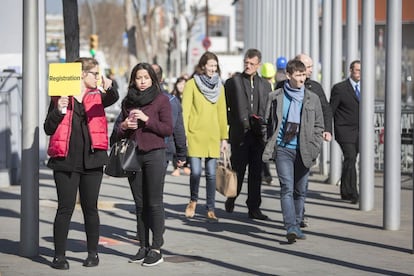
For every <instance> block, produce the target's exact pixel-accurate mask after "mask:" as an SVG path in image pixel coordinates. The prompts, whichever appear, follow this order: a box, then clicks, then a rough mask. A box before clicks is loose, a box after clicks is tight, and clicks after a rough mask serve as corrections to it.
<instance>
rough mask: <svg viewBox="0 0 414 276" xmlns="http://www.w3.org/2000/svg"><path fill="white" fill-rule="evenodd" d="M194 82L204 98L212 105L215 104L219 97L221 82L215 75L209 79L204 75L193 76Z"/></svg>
mask: <svg viewBox="0 0 414 276" xmlns="http://www.w3.org/2000/svg"><path fill="white" fill-rule="evenodd" d="M194 81H195V83H196V85H197V87H198V89H200V91H201V93H202V94H203V95H204V97H205V98H206V99H207V100H208V101H209V102H212V103H216V102H217V101H218V98H219V96H220V87H221V81H220V77H219V75H218V74H217V73H216V74H214V75H213V76H212V77H211V78H209V77H208V76H206V75H204V74H203V75H197V74H195V75H194Z"/></svg>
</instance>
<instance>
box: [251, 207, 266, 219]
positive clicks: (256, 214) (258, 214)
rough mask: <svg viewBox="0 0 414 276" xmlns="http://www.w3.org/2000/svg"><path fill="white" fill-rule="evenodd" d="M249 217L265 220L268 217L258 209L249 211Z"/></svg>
mask: <svg viewBox="0 0 414 276" xmlns="http://www.w3.org/2000/svg"><path fill="white" fill-rule="evenodd" d="M249 218H251V219H260V220H267V219H269V217H268V216H266V215H264V214H263V213H262V211H260V209H256V210H252V211H249Z"/></svg>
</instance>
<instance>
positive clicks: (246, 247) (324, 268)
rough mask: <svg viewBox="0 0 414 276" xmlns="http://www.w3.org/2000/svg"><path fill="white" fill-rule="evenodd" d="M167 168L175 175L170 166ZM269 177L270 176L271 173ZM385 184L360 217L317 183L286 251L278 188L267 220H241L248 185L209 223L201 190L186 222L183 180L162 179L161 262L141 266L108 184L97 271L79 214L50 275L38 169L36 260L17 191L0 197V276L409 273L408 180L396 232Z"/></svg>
mask: <svg viewBox="0 0 414 276" xmlns="http://www.w3.org/2000/svg"><path fill="white" fill-rule="evenodd" d="M169 169H171V167H170V168H169ZM272 169H273V174H274V167H273V168H272ZM381 177H382V176H381V175H377V176H376V186H375V209H374V210H373V211H369V212H363V211H360V210H359V209H358V206H357V205H352V204H350V203H345V202H342V201H341V200H339V198H340V197H339V194H338V187H337V186H330V185H326V184H323V183H322V181H320V177H319V176H318V175H313V176H312V177H311V178H312V182H311V183H310V186H309V196H308V200H307V204H306V212H307V216H308V217H309V220H310V227H308V228H305V230H304V232H305V233H306V235H307V240H305V241H298V242H296V243H295V244H287V242H286V239H285V230H284V229H283V227H282V215H281V211H280V201H279V184H278V181H277V179H276V178H275V179H274V183H273V185H270V186H269V185H263V187H262V194H263V203H262V210H263V212H264V213H265V214H267V215H268V216H269V217H270V220H269V221H256V220H251V219H248V218H247V209H246V206H245V203H244V202H245V200H246V186H247V185H244V187H243V190H242V194H241V196H240V197H239V198H238V199H237V201H236V208H235V212H234V213H233V214H228V213H226V212H225V211H224V200H225V198H224V197H223V196H221V195H219V194H217V197H216V201H217V206H216V208H217V210H216V213H217V216H218V217H219V218H220V222H219V223H217V224H209V223H207V222H206V221H205V209H204V206H203V205H202V203H203V202H204V197H205V182H204V180H202V183H201V187H200V196H201V199H200V201H199V206H198V207H197V215H196V217H195V218H194V219H191V220H188V219H186V218H185V217H184V214H183V212H184V208H185V206H186V204H187V202H188V200H189V187H188V186H189V185H188V181H189V180H188V176H179V177H172V176H170V175H168V176H167V177H166V183H165V210H166V233H165V245H164V247H163V253H164V257H165V262H164V263H163V264H161V265H159V266H156V267H151V268H146V267H142V266H140V265H137V264H130V263H128V258H129V257H130V256H131V255H133V254H135V253H136V251H137V249H138V247H137V243H136V241H135V240H134V237H135V229H136V222H135V219H134V215H133V214H132V213H131V211H132V210H133V209H134V206H133V202H132V196H131V193H130V190H129V186H128V183H127V181H126V179H117V178H110V177H104V180H103V184H102V189H101V194H100V218H101V239H100V248H99V250H100V255H99V256H100V260H101V262H100V265H99V266H98V267H94V268H85V267H83V266H82V260H83V259H84V258H85V257H86V253H85V247H86V245H85V242H84V240H85V234H84V230H83V223H82V220H83V218H82V214H81V210H80V208H77V209H76V211H75V213H74V215H73V219H72V224H71V230H70V232H69V240H68V250H67V256H68V259H69V263H70V270H69V271H57V270H54V269H52V268H50V267H49V263H50V261H51V259H52V256H53V242H52V227H53V219H54V214H55V208H56V191H55V187H54V183H53V179H52V174H51V171H50V170H49V169H47V168H41V170H40V181H39V182H40V183H39V184H40V185H39V189H40V190H39V191H40V202H39V206H40V222H39V233H40V234H39V236H40V237H39V247H40V248H39V256H38V257H35V258H32V259H30V258H24V257H20V256H19V239H20V238H19V236H20V187H19V186H11V187H6V188H2V189H0V275H1V276H8V275H91V276H92V275H100V276H103V275H137V274H141V275H304V274H306V275H414V255H413V254H411V252H412V244H413V240H412V239H413V234H412V223H413V222H412V219H413V214H412V208H413V202H412V196H413V194H412V180H411V179H408V178H407V177H404V178H403V182H402V191H401V227H400V230H398V231H386V230H383V229H382V198H383V196H382V193H383V189H382V178H381Z"/></svg>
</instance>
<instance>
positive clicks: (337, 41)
mask: <svg viewBox="0 0 414 276" xmlns="http://www.w3.org/2000/svg"><path fill="white" fill-rule="evenodd" d="M328 1H330V0H328ZM331 56H332V60H331V61H332V71H331V72H332V73H331V86H332V84H335V83H338V82H340V81H341V80H342V74H343V68H342V3H341V1H333V3H332V53H331ZM331 86H330V87H331ZM330 87H329V90H330ZM341 168H342V163H341V149H340V148H339V145H338V143H336V142H332V143H331V175H330V179H329V181H330V183H331V184H333V185H334V184H338V182H339V180H340V178H341Z"/></svg>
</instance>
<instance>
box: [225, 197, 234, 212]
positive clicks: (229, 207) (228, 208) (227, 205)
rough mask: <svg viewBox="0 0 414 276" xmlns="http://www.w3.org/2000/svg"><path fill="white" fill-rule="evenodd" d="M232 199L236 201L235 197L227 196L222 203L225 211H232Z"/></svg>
mask: <svg viewBox="0 0 414 276" xmlns="http://www.w3.org/2000/svg"><path fill="white" fill-rule="evenodd" d="M234 201H236V199H235V198H227V200H226V202H225V203H224V208H225V209H226V212H227V213H233V210H234Z"/></svg>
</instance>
